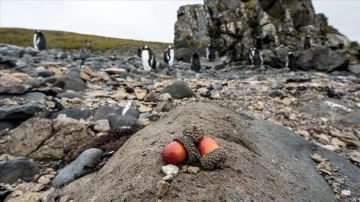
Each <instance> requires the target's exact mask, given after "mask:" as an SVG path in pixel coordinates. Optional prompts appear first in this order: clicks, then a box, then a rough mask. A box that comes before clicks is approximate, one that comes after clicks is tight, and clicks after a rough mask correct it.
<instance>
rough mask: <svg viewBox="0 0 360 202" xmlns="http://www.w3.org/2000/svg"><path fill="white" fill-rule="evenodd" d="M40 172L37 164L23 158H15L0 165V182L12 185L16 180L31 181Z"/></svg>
mask: <svg viewBox="0 0 360 202" xmlns="http://www.w3.org/2000/svg"><path fill="white" fill-rule="evenodd" d="M39 172H40V167H39V165H38V164H37V163H35V162H33V161H30V160H28V159H26V158H24V157H17V158H15V159H14V160H12V161H7V162H4V163H0V182H1V183H7V184H12V183H14V182H16V181H17V180H18V179H22V180H32V179H33V177H34V176H35V175H36V174H38V173H39Z"/></svg>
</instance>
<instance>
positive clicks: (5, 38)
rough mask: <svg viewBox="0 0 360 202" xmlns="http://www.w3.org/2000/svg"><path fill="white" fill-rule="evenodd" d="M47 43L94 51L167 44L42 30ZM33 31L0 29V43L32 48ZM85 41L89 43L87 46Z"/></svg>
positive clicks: (60, 47)
mask: <svg viewBox="0 0 360 202" xmlns="http://www.w3.org/2000/svg"><path fill="white" fill-rule="evenodd" d="M42 32H43V33H44V34H45V37H46V41H47V48H56V49H84V48H87V49H91V50H94V51H106V50H117V49H122V48H124V47H136V48H137V47H140V46H143V45H144V44H147V45H149V46H151V47H152V48H153V49H163V48H165V47H167V46H168V45H170V44H168V43H161V42H146V41H138V40H131V39H118V38H110V37H102V36H94V35H85V34H77V33H72V32H62V31H50V30H42ZM33 34H34V30H30V29H18V28H0V43H5V44H13V45H18V46H23V47H28V46H31V47H32V46H33ZM85 40H89V41H91V45H89V46H87V45H86V44H85Z"/></svg>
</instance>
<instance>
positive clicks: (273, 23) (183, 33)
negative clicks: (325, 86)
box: [174, 0, 351, 71]
mask: <svg viewBox="0 0 360 202" xmlns="http://www.w3.org/2000/svg"><path fill="white" fill-rule="evenodd" d="M177 18H178V20H177V22H176V24H175V39H174V44H175V48H176V56H175V57H176V59H178V60H184V61H189V60H190V57H191V54H192V52H193V51H197V52H198V53H200V54H201V55H203V56H204V54H205V48H206V47H207V45H208V44H210V43H211V44H212V45H213V46H214V47H215V48H216V50H217V52H218V56H219V57H222V59H223V60H225V61H239V60H245V59H246V57H247V54H248V50H249V48H251V47H254V46H255V39H256V37H257V36H259V37H260V39H261V41H262V43H263V48H264V49H265V50H268V52H266V53H265V52H264V53H263V54H264V55H265V54H273V55H275V57H273V59H272V61H270V62H267V63H266V62H265V64H266V65H270V66H272V67H284V64H285V57H286V55H287V53H288V51H293V52H297V53H296V55H297V56H299V55H301V54H302V53H301V52H300V50H302V48H303V40H304V38H305V36H306V35H307V34H309V35H310V36H311V38H312V40H311V41H312V44H313V46H315V47H316V46H324V47H326V49H331V50H329V51H333V53H331V54H332V55H337V54H340V56H336V57H341V56H343V55H344V54H341V53H337V52H336V51H337V50H341V49H342V48H348V47H349V46H350V44H351V42H350V40H349V39H348V38H347V37H346V36H344V35H342V34H341V33H340V32H338V31H337V30H336V29H334V28H332V27H331V26H329V25H328V23H327V18H326V17H325V16H324V15H323V14H316V13H315V10H314V8H313V5H312V2H311V0H301V1H298V0H289V1H279V0H271V1H269V0H247V1H246V0H241V1H240V0H224V1H217V0H204V4H203V5H200V4H197V5H187V6H182V7H180V8H179V10H178V13H177ZM282 46H285V47H287V50H286V55H284V54H280V55H278V54H277V53H276V51H273V50H274V49H275V48H277V47H280V48H281V47H282ZM316 50H318V49H316ZM269 52H271V53H269ZM316 54H317V52H316V53H314V54H313V55H316ZM329 54H330V53H329ZM313 55H311V56H312V57H313ZM326 59H327V58H325V56H324V57H322V58H321V60H326ZM273 60H275V64H274V61H273ZM276 60H280V61H281V62H280V63H279V62H276ZM316 65H317V64H315V68H316V67H317V66H316ZM348 65H349V64H348V63H347V64H345V67H343V66H342V67H341V68H344V69H346V67H347V66H348ZM335 66H337V65H335ZM300 68H302V67H300ZM303 69H306V70H307V69H308V68H307V67H305V68H303ZM318 70H321V71H332V70H334V68H333V67H332V68H329V69H325V70H324V68H323V67H320V68H319V69H318Z"/></svg>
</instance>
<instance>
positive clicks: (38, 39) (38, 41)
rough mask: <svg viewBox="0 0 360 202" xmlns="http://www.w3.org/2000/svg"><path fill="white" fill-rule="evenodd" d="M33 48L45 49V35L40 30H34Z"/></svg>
mask: <svg viewBox="0 0 360 202" xmlns="http://www.w3.org/2000/svg"><path fill="white" fill-rule="evenodd" d="M34 48H35V49H37V50H45V49H46V39H45V35H44V34H43V33H42V32H41V31H40V30H36V31H35V33H34Z"/></svg>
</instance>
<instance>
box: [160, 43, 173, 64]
mask: <svg viewBox="0 0 360 202" xmlns="http://www.w3.org/2000/svg"><path fill="white" fill-rule="evenodd" d="M163 56H164V62H166V63H167V64H169V65H170V67H172V66H173V64H174V57H175V53H174V48H173V47H171V46H169V47H168V48H167V49H165V50H164V53H163Z"/></svg>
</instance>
